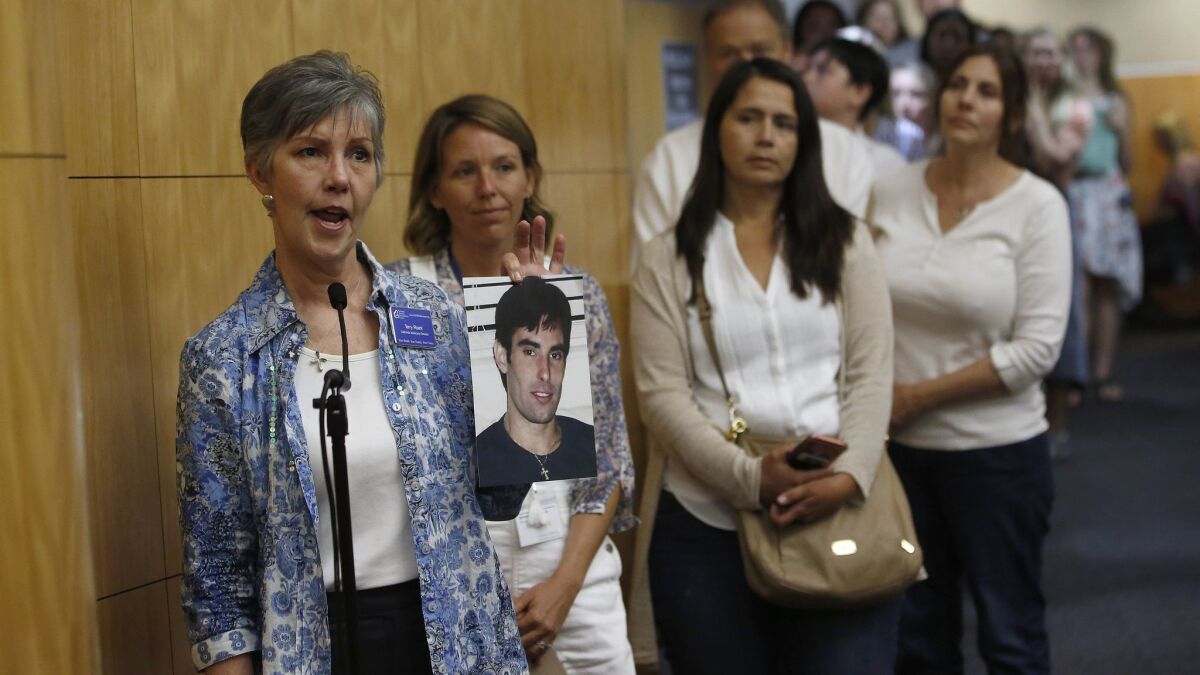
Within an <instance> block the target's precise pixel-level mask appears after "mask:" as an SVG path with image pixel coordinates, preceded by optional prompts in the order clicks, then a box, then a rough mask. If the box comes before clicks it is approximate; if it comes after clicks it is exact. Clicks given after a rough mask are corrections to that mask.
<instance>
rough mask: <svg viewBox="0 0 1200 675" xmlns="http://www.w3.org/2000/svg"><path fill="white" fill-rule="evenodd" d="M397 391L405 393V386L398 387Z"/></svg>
mask: <svg viewBox="0 0 1200 675" xmlns="http://www.w3.org/2000/svg"><path fill="white" fill-rule="evenodd" d="M396 393H397V394H403V393H404V387H396Z"/></svg>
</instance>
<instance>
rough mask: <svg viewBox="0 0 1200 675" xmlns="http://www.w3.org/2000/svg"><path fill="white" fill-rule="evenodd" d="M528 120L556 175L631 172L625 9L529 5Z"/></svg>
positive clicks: (540, 0)
mask: <svg viewBox="0 0 1200 675" xmlns="http://www.w3.org/2000/svg"><path fill="white" fill-rule="evenodd" d="M525 13H526V17H527V19H526V22H527V28H526V30H527V31H528V32H529V34H530V35H537V36H553V37H552V39H533V40H529V41H527V42H526V43H525V49H526V52H525V70H526V74H527V80H528V84H529V105H530V107H529V109H528V113H527V119H528V122H529V125H530V126H531V127H532V128H533V130H534V133H535V134H536V135H537V139H538V149H539V152H540V154H541V161H542V164H543V165H544V166H545V167H546V168H547V169H548V170H550V171H580V170H604V171H612V170H619V169H621V168H624V165H625V148H624V147H623V144H622V143H613V142H612V140H613V139H614V138H620V136H621V133H622V130H623V128H624V122H625V119H624V117H625V97H624V87H623V86H622V85H623V81H624V77H625V73H624V70H623V65H624V64H623V61H622V60H621V58H620V56H621V54H623V52H624V45H623V44H622V42H623V38H622V37H621V30H620V26H621V21H622V5H621V4H619V3H611V2H610V3H604V2H560V1H559V0H527V7H526V10H525Z"/></svg>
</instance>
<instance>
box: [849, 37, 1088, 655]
mask: <svg viewBox="0 0 1200 675" xmlns="http://www.w3.org/2000/svg"><path fill="white" fill-rule="evenodd" d="M948 72H949V73H950V75H949V77H947V79H946V82H945V83H944V84H943V86H942V90H941V92H940V94H939V96H938V99H937V102H938V109H937V110H938V117H939V124H940V129H941V134H942V136H943V138H944V139H945V147H946V151H945V154H944V155H943V156H941V157H938V158H936V159H933V160H931V161H928V162H921V163H918V164H915V165H911V166H909V167H906V168H904V169H902V170H900V171H898V172H896V173H894V174H891V175H888V176H884V177H882V178H881V179H880V180H879V181H877V182H876V185H875V188H874V190H873V202H872V203H873V208H872V211H871V213H870V214H869V216H868V217H869V220H870V222H871V223H872V225H873V227H874V228H875V234H876V245H877V246H878V247H879V252H880V257H881V258H882V259H883V263H884V268H885V273H886V275H887V279H888V286H889V287H890V289H891V296H892V308H893V313H894V316H895V324H896V326H895V330H896V353H895V361H896V385H895V391H894V396H893V407H892V444H891V448H890V451H891V456H892V460H893V462H894V463H895V465H896V469H897V471H899V473H900V477H901V479H902V481H903V482H904V485H905V488H906V490H907V492H908V497H909V501H910V502H911V505H912V509H913V517H914V519H915V521H916V526H917V535H918V537H919V538H920V540H921V546H922V547H923V549H924V551H925V565H926V568H927V570H928V572H929V579H928V580H927V581H925V582H923V583H919V584H917V585H915V586H913V587H912V588H910V589H909V591H908V594H907V596H906V600H905V606H904V612H903V615H902V618H901V624H900V657H899V660H898V668H897V672H899V673H909V672H912V673H918V672H920V673H925V672H955V671H956V670H957V671H961V670H962V658H963V657H962V654H961V652H960V651H959V640H960V638H961V633H962V597H961V583H962V582H963V580H964V579H965V581H966V584H967V587H968V588H969V590H970V592H971V595H972V598H973V599H974V601H975V605H976V607H977V610H978V616H979V622H980V623H979V630H980V637H979V650H980V653H981V655H982V657H983V659H984V660H985V661H986V662H987V664H988V668H989V670H990V671H992V672H1021V673H1035V672H1048V671H1049V666H1050V664H1049V648H1048V639H1047V636H1046V629H1045V620H1044V615H1045V598H1044V597H1043V595H1042V591H1041V557H1042V543H1043V540H1044V538H1045V535H1046V532H1047V529H1048V520H1049V515H1050V506H1051V502H1052V501H1053V480H1052V476H1051V472H1050V463H1049V462H1050V460H1049V452H1048V444H1047V438H1046V433H1045V432H1046V421H1045V418H1044V409H1045V403H1044V399H1043V396H1042V391H1041V389H1040V381H1041V379H1042V377H1043V375H1045V374H1046V372H1048V371H1049V370H1050V368H1051V367H1052V366H1053V365H1054V362H1055V360H1056V358H1057V356H1058V351H1059V347H1060V345H1061V343H1062V338H1063V331H1064V330H1065V327H1066V320H1067V308H1068V304H1069V299H1070V294H1071V242H1070V229H1069V222H1068V218H1067V207H1066V204H1065V202H1064V200H1063V198H1062V196H1061V195H1060V194H1059V192H1058V191H1057V190H1056V189H1055V188H1054V187H1053V186H1051V185H1050V184H1049V183H1047V182H1045V181H1043V180H1041V179H1040V178H1037V177H1036V176H1034V175H1033V174H1032V173H1029V172H1028V171H1025V170H1023V169H1021V168H1020V167H1019V166H1017V164H1016V163H1015V161H1014V160H1015V159H1016V158H1017V155H1016V152H1017V151H1018V148H1019V147H1020V145H1021V134H1022V133H1023V128H1022V125H1023V117H1024V112H1025V94H1026V83H1025V76H1024V73H1023V71H1022V69H1021V65H1020V63H1019V62H1018V61H1017V60H1016V57H1015V56H1013V55H1012V54H1011V53H1010V52H1007V51H999V50H996V49H995V48H991V47H987V46H981V47H973V48H971V49H969V50H967V51H966V52H964V54H963V55H962V56H960V57H959V59H958V60H957V61H956V62H955V64H954V66H953V67H952V68H951V69H950V70H949V71H948Z"/></svg>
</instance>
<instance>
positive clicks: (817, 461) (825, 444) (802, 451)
mask: <svg viewBox="0 0 1200 675" xmlns="http://www.w3.org/2000/svg"><path fill="white" fill-rule="evenodd" d="M845 450H846V442H845V441H843V440H841V439H837V438H834V437H832V436H820V435H813V436H809V437H808V438H806V439H804V440H802V441H800V442H799V443H797V444H796V447H794V448H792V450H791V452H789V453H788V454H787V463H788V466H790V467H792V468H793V469H796V470H797V471H816V470H818V469H824V468H826V467H828V466H829V465H830V464H833V460H835V459H837V458H838V456H839V455H841V454H842V453H843V452H845Z"/></svg>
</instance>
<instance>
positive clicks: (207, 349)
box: [183, 256, 294, 360]
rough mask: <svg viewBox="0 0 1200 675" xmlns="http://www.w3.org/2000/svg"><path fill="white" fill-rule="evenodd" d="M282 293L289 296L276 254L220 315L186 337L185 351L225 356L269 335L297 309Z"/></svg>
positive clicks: (192, 354)
mask: <svg viewBox="0 0 1200 675" xmlns="http://www.w3.org/2000/svg"><path fill="white" fill-rule="evenodd" d="M281 294H283V296H282V297H285V298H286V290H285V289H284V288H283V285H282V279H280V278H279V276H278V273H277V272H276V271H275V267H274V261H273V256H269V257H268V258H267V260H266V261H264V262H263V264H262V266H261V267H260V268H259V271H258V273H257V274H255V276H254V280H253V281H252V282H251V283H250V285H249V286H248V287H246V288H245V289H243V290H242V292H240V293H238V296H237V298H235V299H234V301H233V302H232V303H230V304H229V306H228V307H226V308H225V309H224V310H223V311H222V312H221V313H220V314H218V315H217V316H216V318H214V319H213V320H212V321H209V322H208V323H207V324H205V325H204V326H203V327H202V328H201V329H200V330H199V331H197V332H196V333H195V334H194V335H192V336H191V337H190V338H188V339H187V340H186V341H185V343H184V347H183V349H184V353H185V354H190V355H191V356H192V357H193V358H195V357H197V356H199V355H201V354H203V355H207V356H208V357H209V358H213V359H221V360H223V357H225V356H228V355H230V354H235V353H240V352H245V351H247V350H248V348H249V344H250V342H251V338H252V336H258V337H260V338H265V337H269V336H270V335H272V334H274V332H276V330H277V328H279V327H280V326H281V325H282V324H284V323H287V322H288V321H289V317H288V316H287V315H288V313H289V312H291V313H294V310H291V309H289V308H288V307H285V305H286V304H288V303H284V302H281V301H280V298H281ZM285 310H287V311H285Z"/></svg>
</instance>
